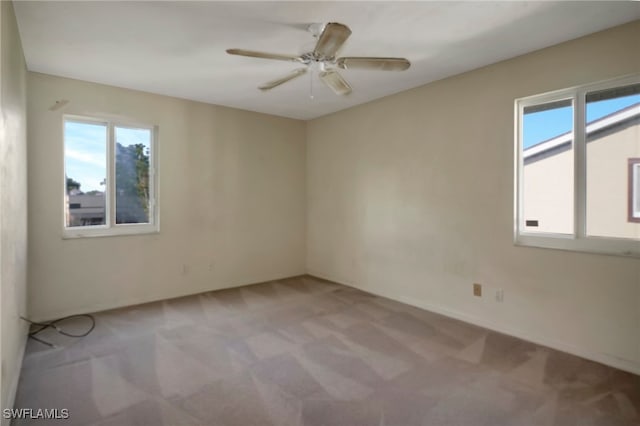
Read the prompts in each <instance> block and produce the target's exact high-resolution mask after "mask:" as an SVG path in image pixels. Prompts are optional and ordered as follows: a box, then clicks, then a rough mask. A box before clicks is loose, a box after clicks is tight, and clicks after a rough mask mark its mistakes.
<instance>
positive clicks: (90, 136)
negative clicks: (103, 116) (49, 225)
mask: <svg viewBox="0 0 640 426" xmlns="http://www.w3.org/2000/svg"><path fill="white" fill-rule="evenodd" d="M64 167H65V175H66V176H65V179H66V185H65V186H66V197H65V198H66V199H65V224H66V226H67V227H76V226H95V225H105V224H106V197H105V191H106V177H107V126H106V124H94V123H83V122H79V121H71V120H66V121H65V123H64Z"/></svg>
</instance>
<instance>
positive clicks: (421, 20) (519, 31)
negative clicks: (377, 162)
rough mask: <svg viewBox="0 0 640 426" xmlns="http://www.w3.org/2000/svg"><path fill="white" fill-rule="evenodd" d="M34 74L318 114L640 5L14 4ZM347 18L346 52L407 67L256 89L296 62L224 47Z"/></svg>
mask: <svg viewBox="0 0 640 426" xmlns="http://www.w3.org/2000/svg"><path fill="white" fill-rule="evenodd" d="M15 10H16V15H17V19H18V25H19V29H20V35H21V37H22V43H23V48H24V53H25V57H26V61H27V66H28V68H29V70H31V71H37V72H43V73H47V74H53V75H59V76H64V77H70V78H76V79H81V80H87V81H94V82H99V83H104V84H109V85H113V86H120V87H126V88H131V89H137V90H143V91H147V92H152V93H159V94H163V95H169V96H175V97H179V98H186V99H193V100H197V101H202V102H207V103H212V104H218V105H226V106H230V107H235V108H241V109H246V110H251V111H259V112H264V113H268V114H275V115H281V116H285V117H292V118H299V119H311V118H315V117H319V116H321V115H325V114H328V113H331V112H335V111H339V110H341V109H345V108H348V107H351V106H354V105H358V104H361V103H364V102H368V101H371V100H373V99H377V98H380V97H383V96H386V95H389V94H392V93H397V92H400V91H403V90H407V89H410V88H413V87H417V86H421V85H423V84H426V83H428V82H431V81H434V80H438V79H441V78H444V77H447V76H451V75H454V74H459V73H461V72H464V71H468V70H471V69H474V68H478V67H481V66H484V65H488V64H491V63H494V62H497V61H500V60H503V59H507V58H510V57H513V56H517V55H520V54H523V53H526V52H530V51H533V50H536V49H540V48H543V47H546V46H550V45H553V44H557V43H560V42H562V41H566V40H570V39H573V38H576V37H580V36H582V35H586V34H590V33H593V32H596V31H599V30H602V29H605V28H609V27H612V26H615V25H619V24H622V23H625V22H629V21H632V20H635V19H640V2H612V1H604V2H366V1H363V2H336V1H333V2H308V1H301V2H182V1H179V2H110V1H106V2H23V1H20V2H16V3H15ZM312 22H341V23H344V24H346V25H348V26H349V27H350V28H351V30H352V31H353V33H352V35H351V37H350V38H349V40H347V42H346V44H345V45H344V47H343V49H342V51H341V54H342V55H346V56H399V57H406V58H408V59H409V60H410V61H411V63H412V66H411V68H410V69H409V70H408V71H404V72H383V71H361V70H358V71H356V70H344V71H342V74H343V76H344V77H345V78H346V79H347V80H348V81H349V83H350V84H351V85H352V86H353V93H352V94H351V95H349V96H346V97H338V96H336V95H334V94H333V92H331V91H330V90H329V89H328V88H326V87H325V86H323V85H322V84H321V82H320V81H319V80H317V77H316V80H314V81H313V86H314V95H315V98H314V99H313V100H311V99H310V98H309V86H310V78H309V75H306V76H303V77H301V78H298V79H296V80H294V81H291V82H289V83H287V84H284V85H282V86H280V87H277V88H275V89H273V90H271V91H268V92H261V91H259V90H258V89H257V86H258V85H260V84H262V83H264V82H266V81H269V80H272V79H274V78H277V77H280V76H283V75H285V74H287V73H288V72H290V71H291V70H293V69H295V68H296V67H297V66H296V64H292V63H288V62H279V61H269V60H263V59H255V58H245V57H239V56H231V55H227V54H226V53H225V49H227V48H234V47H235V48H243V49H251V50H263V51H267V52H273V53H286V54H298V53H302V52H305V51H309V50H312V47H313V45H314V39H313V38H312V36H311V35H310V33H308V32H307V31H306V30H305V28H306V26H307V25H308V24H310V23H312Z"/></svg>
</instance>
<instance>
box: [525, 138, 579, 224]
mask: <svg viewBox="0 0 640 426" xmlns="http://www.w3.org/2000/svg"><path fill="white" fill-rule="evenodd" d="M573 154H574V152H573V150H572V149H568V150H565V151H562V152H560V153H558V154H555V155H552V156H550V157H546V158H543V159H541V160H538V161H534V162H532V163H529V164H526V165H525V166H524V170H523V173H522V174H523V191H522V197H523V200H522V204H523V211H524V214H523V216H524V220H537V221H538V226H525V228H524V229H526V231H528V232H553V233H560V234H572V233H573V185H574V177H573V175H574V173H573Z"/></svg>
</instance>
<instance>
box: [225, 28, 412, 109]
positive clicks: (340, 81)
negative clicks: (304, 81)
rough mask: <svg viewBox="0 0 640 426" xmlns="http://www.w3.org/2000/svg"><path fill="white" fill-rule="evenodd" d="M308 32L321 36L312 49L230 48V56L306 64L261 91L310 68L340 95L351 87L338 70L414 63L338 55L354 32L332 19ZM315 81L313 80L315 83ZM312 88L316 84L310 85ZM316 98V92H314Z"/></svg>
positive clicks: (396, 68) (385, 68)
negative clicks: (298, 51)
mask: <svg viewBox="0 0 640 426" xmlns="http://www.w3.org/2000/svg"><path fill="white" fill-rule="evenodd" d="M308 31H309V32H310V33H311V34H312V35H313V36H314V37H315V38H317V39H318V41H317V42H316V45H315V48H314V49H313V51H311V52H307V53H303V54H302V55H298V56H295V55H282V54H277V53H266V52H258V51H254V50H244V49H227V53H228V54H230V55H239V56H247V57H251V58H260V59H272V60H277V61H289V62H296V63H299V64H303V65H305V67H304V68H298V69H296V70H294V71H292V72H291V73H289V74H287V75H286V76H284V77H281V78H278V79H275V80H272V81H269V82H267V83H265V84H263V85H261V86H259V89H260V90H263V91H266V90H271V89H273V88H274V87H278V86H280V85H281V84H284V83H286V82H288V81H291V80H293V79H295V78H297V77H300V76H302V75H304V74H306V73H307V72H308V71H311V72H310V74H311V78H312V79H313V73H314V71H315V72H316V73H317V74H318V77H319V78H320V80H321V81H322V82H323V83H324V84H325V85H327V87H329V88H330V89H331V90H333V92H334V93H335V94H337V95H348V94H349V93H351V91H352V88H351V86H350V85H349V83H347V81H346V80H345V79H344V78H343V77H342V75H340V73H339V72H338V69H343V70H351V69H363V70H378V71H404V70H406V69H408V68H409V67H410V66H411V62H409V60H408V59H405V58H385V57H339V58H336V54H337V53H338V50H340V48H341V47H342V45H343V44H344V43H345V42H346V41H347V39H348V38H349V36H350V35H351V30H350V29H349V27H347V26H346V25H344V24H340V23H337V22H330V23H328V24H311V25H309V27H308ZM312 84H313V83H312ZM311 87H313V86H312V85H311ZM311 98H313V93H311Z"/></svg>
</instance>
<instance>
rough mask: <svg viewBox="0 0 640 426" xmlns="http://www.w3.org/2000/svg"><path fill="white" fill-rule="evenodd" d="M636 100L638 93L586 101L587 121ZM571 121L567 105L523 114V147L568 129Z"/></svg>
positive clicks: (634, 102) (617, 109)
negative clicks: (603, 99)
mask: <svg viewBox="0 0 640 426" xmlns="http://www.w3.org/2000/svg"><path fill="white" fill-rule="evenodd" d="M638 102H640V95H631V96H624V97H620V98H615V99H608V100H605V101H598V102H588V103H587V110H586V115H587V123H589V122H591V121H594V120H597V119H599V118H602V117H604V116H605V115H609V114H611V113H613V112H616V111H619V110H621V109H623V108H626V107H628V106H629V105H633V104H636V103H638ZM572 123H573V108H572V107H569V106H567V107H562V108H555V109H550V110H547V111H540V112H534V113H530V114H524V117H523V129H522V136H523V144H524V148H525V149H527V148H529V147H530V146H532V145H535V144H538V143H540V142H543V141H546V140H548V139H551V138H554V137H556V136H558V135H561V134H562V133H566V132H568V131H570V130H571V128H572Z"/></svg>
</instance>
